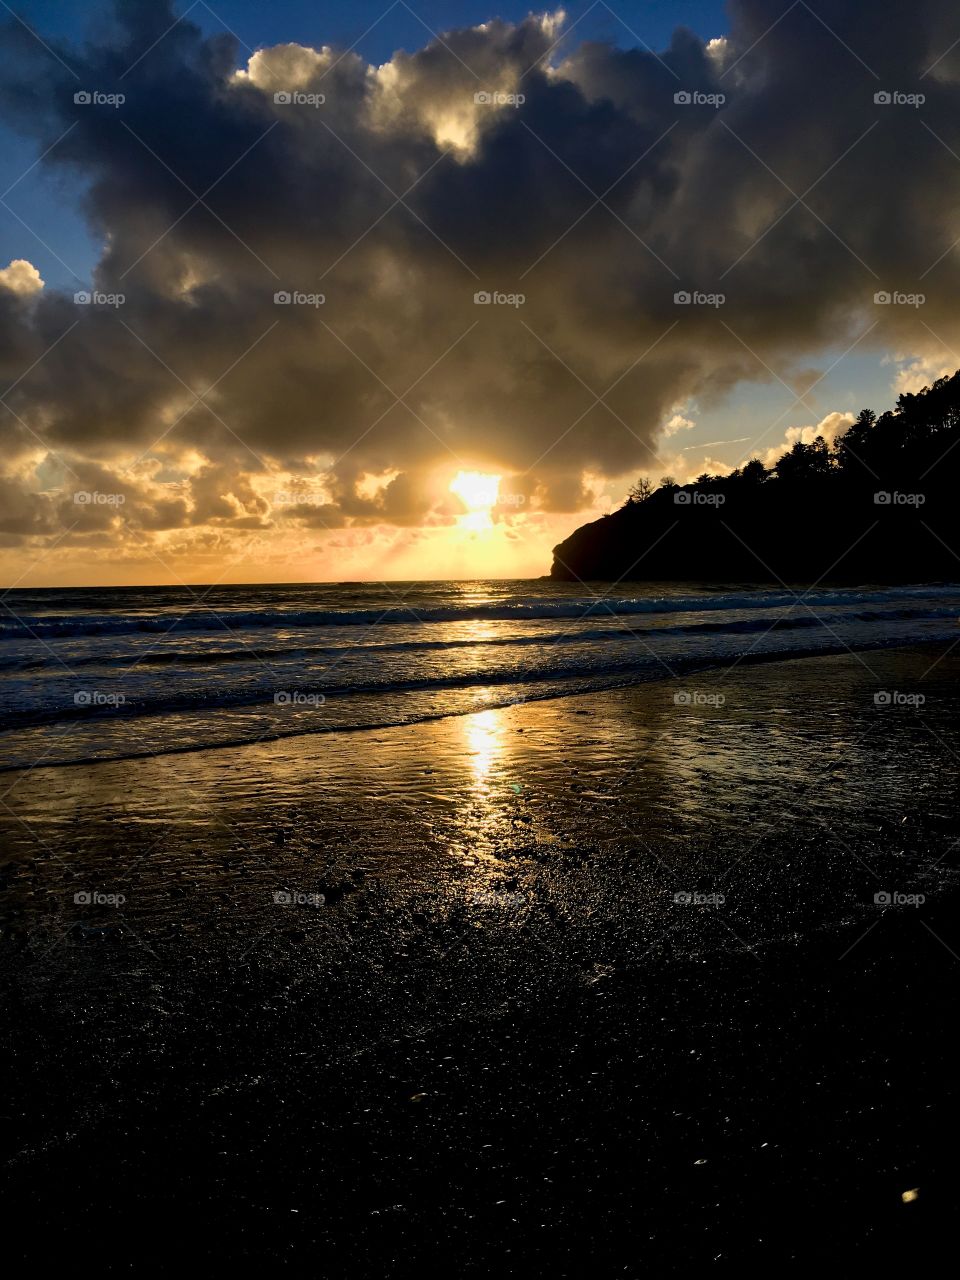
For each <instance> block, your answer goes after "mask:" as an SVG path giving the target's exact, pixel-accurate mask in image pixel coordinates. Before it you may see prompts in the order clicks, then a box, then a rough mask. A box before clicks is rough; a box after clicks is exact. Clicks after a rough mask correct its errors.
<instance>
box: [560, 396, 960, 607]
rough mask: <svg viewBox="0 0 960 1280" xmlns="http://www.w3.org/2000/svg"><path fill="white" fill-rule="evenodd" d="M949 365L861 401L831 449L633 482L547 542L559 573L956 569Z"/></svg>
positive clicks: (872, 576)
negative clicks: (591, 516) (601, 511)
mask: <svg viewBox="0 0 960 1280" xmlns="http://www.w3.org/2000/svg"><path fill="white" fill-rule="evenodd" d="M958 446H960V372H958V373H957V374H954V375H953V377H951V378H941V379H940V380H939V381H938V382H936V383H934V385H933V386H932V387H929V388H925V389H924V390H923V391H921V392H920V393H919V394H917V395H903V396H901V397H900V399H899V400H898V401H897V407H896V409H894V410H892V411H891V412H888V413H885V414H883V416H882V417H880V418H879V419H878V418H877V417H876V415H875V414H874V413H872V412H871V411H870V410H868V409H865V410H864V411H863V412H862V413H861V414H860V416H859V418H858V419H857V421H856V422H855V423H854V424H853V425H852V426H851V427H850V428H849V429H848V431H847V432H846V434H845V435H843V436H841V437H839V438H838V439H837V441H836V443H835V445H834V446H833V447H832V448H831V447H829V446H828V445H827V444H826V443H825V442H824V440H823V439H822V438H821V437H818V438H817V440H815V441H814V442H813V443H812V444H796V445H794V447H793V448H792V449H791V450H790V451H789V452H788V453H785V454H784V455H783V456H782V457H781V458H780V459H779V461H778V462H777V463H776V464H775V466H774V467H773V469H772V470H769V471H768V470H767V469H766V468H765V467H764V466H763V464H762V463H761V462H759V461H757V460H754V461H752V462H749V463H747V465H746V466H744V467H743V468H742V469H738V470H736V471H734V472H733V473H732V474H731V475H729V476H723V477H721V476H706V475H705V476H701V477H700V478H699V480H698V481H697V482H696V483H695V484H688V485H682V486H678V485H675V484H672V483H670V482H663V483H661V486H660V488H658V489H657V490H656V491H654V492H649V493H648V492H645V489H646V488H647V486H645V485H644V484H641V485H638V486H637V487H636V489H635V491H634V495H633V496H632V497H631V498H630V499H628V501H627V503H626V504H625V505H624V506H623V507H621V508H620V510H619V511H615V512H614V513H613V514H612V515H608V516H604V517H603V518H602V519H600V520H595V521H593V522H592V523H591V524H587V525H583V526H582V527H581V528H579V529H577V530H576V531H575V532H574V533H573V534H571V536H570V537H569V538H567V539H566V540H565V541H564V542H561V543H560V544H559V546H557V547H555V548H554V560H553V567H552V570H551V577H553V578H557V579H562V580H566V581H577V580H582V581H590V580H594V581H597V580H603V581H614V582H615V581H620V580H626V581H629V580H631V579H632V580H634V581H640V580H644V579H646V580H651V579H652V580H666V579H681V580H682V579H705V580H709V579H713V580H723V581H736V580H745V581H757V580H759V581H778V580H779V581H784V582H814V581H818V580H824V581H846V582H854V581H855V582H864V581H874V582H897V581H917V580H933V579H958V578H960V536H958V534H960V520H958V518H957V512H958V509H960V447H958Z"/></svg>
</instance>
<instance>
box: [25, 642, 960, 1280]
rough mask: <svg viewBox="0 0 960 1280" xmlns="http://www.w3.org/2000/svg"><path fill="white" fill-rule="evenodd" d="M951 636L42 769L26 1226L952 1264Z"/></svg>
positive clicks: (33, 814) (196, 1240)
mask: <svg viewBox="0 0 960 1280" xmlns="http://www.w3.org/2000/svg"><path fill="white" fill-rule="evenodd" d="M938 658H940V651H936V650H932V649H930V648H922V649H915V650H904V651H897V652H882V653H875V652H871V653H865V654H861V655H845V656H843V657H820V658H813V659H802V660H795V661H791V662H784V663H773V664H769V665H765V666H758V667H751V668H746V667H743V668H738V669H736V670H734V671H733V672H732V673H724V672H720V671H714V672H710V673H703V674H701V675H699V676H697V677H685V678H683V679H681V680H679V681H676V682H670V681H664V682H662V683H657V684H650V685H646V686H641V687H637V688H633V689H623V690H615V691H611V692H608V693H598V694H591V695H588V696H583V697H571V698H563V699H558V700H555V701H545V702H538V703H530V704H527V705H517V706H513V707H508V708H500V709H495V710H489V711H485V712H481V713H478V714H475V715H468V716H460V717H452V718H449V719H445V720H440V721H436V722H431V723H421V724H417V725H413V726H407V727H400V728H393V729H386V730H373V731H369V732H359V733H352V734H336V733H334V734H328V735H320V736H312V737H303V738H296V739H286V740H283V741H277V742H270V743H264V744H261V745H247V746H243V747H239V748H229V749H223V750H216V751H204V752H196V753H192V754H186V755H180V756H163V757H158V758H156V759H145V760H131V761H118V762H115V763H106V764H101V765H96V766H92V767H77V768H72V769H35V770H34V771H32V772H25V773H12V774H9V775H7V776H6V777H5V779H4V790H5V791H6V794H5V795H4V797H3V808H2V809H0V819H2V823H3V827H4V848H5V851H6V852H5V858H6V861H5V862H4V864H3V868H2V870H3V954H4V965H5V969H6V971H7V975H8V979H11V978H12V981H8V982H7V983H6V984H5V985H6V988H7V995H6V996H5V997H4V999H5V1003H6V1004H7V1006H8V1007H7V1010H6V1019H5V1020H6V1021H7V1023H8V1025H9V1026H10V1027H12V1028H13V1030H12V1032H11V1034H10V1036H9V1040H8V1045H7V1054H8V1070H9V1073H10V1077H11V1079H10V1083H9V1085H8V1086H7V1088H6V1089H5V1094H6V1099H7V1101H6V1105H5V1107H4V1110H5V1112H6V1115H7V1126H6V1127H7V1129H8V1150H9V1156H8V1161H7V1163H6V1164H5V1175H4V1194H5V1197H6V1199H7V1203H8V1205H9V1206H10V1208H11V1212H12V1214H13V1216H14V1220H15V1221H19V1222H20V1223H21V1229H20V1230H19V1232H18V1234H17V1237H16V1239H15V1240H14V1242H13V1245H12V1251H13V1253H14V1256H15V1257H19V1258H21V1259H30V1260H31V1261H36V1260H39V1259H40V1258H42V1257H43V1256H44V1255H45V1254H51V1255H52V1254H53V1253H55V1252H58V1253H62V1250H63V1248H64V1247H65V1245H69V1244H70V1242H71V1241H75V1240H76V1239H77V1238H78V1233H80V1234H81V1236H82V1239H83V1241H84V1244H83V1248H84V1249H86V1250H89V1251H90V1252H91V1254H95V1255H96V1257H97V1261H98V1265H100V1266H104V1267H109V1268H112V1269H126V1264H127V1263H128V1262H130V1261H137V1260H139V1261H140V1263H141V1264H143V1265H145V1266H147V1267H149V1265H151V1260H152V1259H159V1260H162V1261H163V1262H164V1263H165V1264H166V1265H168V1266H169V1265H170V1264H171V1263H172V1261H173V1260H176V1259H178V1258H181V1257H183V1258H186V1257H194V1258H196V1257H202V1258H204V1259H207V1260H217V1261H219V1262H220V1263H221V1264H222V1263H224V1262H235V1261H241V1260H248V1261H250V1260H252V1261H257V1262H260V1263H263V1262H270V1263H272V1264H274V1265H276V1266H278V1267H279V1268H284V1267H286V1268H287V1269H289V1270H290V1271H291V1272H293V1273H296V1274H307V1273H309V1274H311V1275H314V1274H324V1275H347V1274H350V1275H371V1276H388V1275H389V1276H394V1275H396V1276H406V1275H415V1274H421V1273H422V1272H423V1271H424V1270H425V1269H426V1270H429V1269H430V1267H431V1265H439V1266H442V1267H443V1268H444V1270H445V1271H453V1272H455V1273H457V1274H467V1275H470V1274H477V1275H484V1274H491V1275H503V1274H513V1273H516V1274H523V1275H548V1274H549V1275H571V1276H574V1275H581V1274H583V1271H584V1268H585V1267H586V1266H588V1265H589V1266H590V1268H591V1270H593V1271H594V1273H595V1274H598V1275H602V1276H640V1275H642V1274H645V1273H646V1271H647V1269H648V1268H650V1267H654V1268H655V1269H656V1270H657V1271H666V1272H669V1271H671V1270H674V1271H679V1270H682V1269H683V1268H685V1267H689V1266H692V1265H695V1264H696V1265H700V1264H720V1265H722V1264H723V1263H724V1262H729V1261H735V1262H741V1263H742V1262H744V1261H762V1262H766V1263H768V1264H776V1263H778V1262H780V1263H782V1262H785V1261H790V1260H795V1259H802V1260H804V1261H811V1260H817V1261H827V1260H833V1261H837V1260H838V1259H841V1260H843V1261H844V1262H846V1263H848V1264H849V1265H852V1264H853V1263H854V1262H862V1261H865V1260H873V1259H876V1258H880V1257H884V1258H887V1259H889V1258H892V1257H900V1256H902V1258H903V1260H905V1261H910V1260H912V1261H913V1263H914V1264H915V1265H922V1264H923V1262H924V1261H925V1260H931V1259H932V1258H933V1257H934V1256H935V1244H936V1237H937V1233H938V1232H939V1231H940V1230H941V1229H942V1230H943V1231H944V1233H946V1232H948V1231H949V1229H950V1227H951V1224H952V1221H953V1220H954V1214H955V1204H956V1193H957V1182H958V1178H957V1171H956V1156H955V1151H956V1138H957V1130H956V1118H957V1117H956V1094H957V1090H956V1084H955V1074H956V1073H955V1068H954V1064H953V1058H952V1044H951V1042H952V1026H953V1021H954V1018H955V1011H956V991H957V981H958V976H960V961H958V958H957V953H958V952H960V937H958V934H960V930H958V929H957V927H956V925H955V918H956V901H957V896H956V888H955V878H956V874H957V868H958V860H960V844H958V843H957V840H958V837H960V822H958V819H957V814H956V807H955V784H956V768H957V763H958V749H960V723H958V718H957V701H956V688H957V685H956V678H957V674H958V672H960V657H958V656H957V654H956V653H951V654H949V655H948V656H946V657H943V658H941V659H940V660H939V661H938ZM878 693H879V694H882V695H889V696H888V697H887V698H884V697H881V700H880V704H879V705H878V703H877V700H876V695H877V694H878ZM677 695H680V697H679V701H678V700H677ZM918 696H922V697H923V698H924V701H923V702H922V703H918V702H917V700H916V699H917V697H918ZM721 698H722V699H723V701H722V702H721V701H720V699H721ZM8 788H9V789H8ZM877 894H882V895H888V896H889V899H890V900H889V902H884V901H881V902H880V903H877V902H876V901H875V896H876V895H877ZM918 895H919V896H922V897H923V898H924V899H925V901H923V902H922V903H921V902H917V901H916V900H915V899H916V898H917V897H918ZM78 898H79V900H78ZM120 898H122V899H123V901H119V899H120ZM14 1077H15V1079H14ZM914 1189H916V1190H917V1191H918V1194H917V1196H916V1197H915V1198H912V1199H911V1198H908V1200H907V1201H904V1199H903V1195H904V1193H909V1192H912V1191H913V1190H914ZM198 1233H199V1234H198ZM901 1251H902V1253H901Z"/></svg>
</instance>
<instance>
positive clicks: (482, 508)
mask: <svg viewBox="0 0 960 1280" xmlns="http://www.w3.org/2000/svg"><path fill="white" fill-rule="evenodd" d="M450 492H451V493H455V494H456V495H457V497H458V498H459V499H460V501H461V502H462V503H463V505H464V506H465V507H466V508H467V514H466V515H465V516H461V517H460V521H459V523H460V527H461V528H462V529H491V528H492V527H493V521H492V520H491V519H490V508H491V507H494V506H496V503H497V498H498V497H499V494H500V476H491V475H484V474H483V472H480V471H458V472H457V474H456V475H455V476H454V478H453V479H452V480H451V481H450Z"/></svg>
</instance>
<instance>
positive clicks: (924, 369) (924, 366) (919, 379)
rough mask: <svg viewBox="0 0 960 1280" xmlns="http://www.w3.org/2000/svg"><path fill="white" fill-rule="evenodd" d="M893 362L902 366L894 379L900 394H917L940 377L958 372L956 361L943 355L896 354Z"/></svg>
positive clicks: (896, 389)
mask: <svg viewBox="0 0 960 1280" xmlns="http://www.w3.org/2000/svg"><path fill="white" fill-rule="evenodd" d="M893 362H894V363H896V364H899V365H900V366H901V368H899V369H898V370H897V373H896V376H895V377H894V379H893V390H894V392H895V393H896V394H897V395H898V396H899V395H916V393H917V392H918V391H922V390H923V388H924V387H929V386H931V385H932V384H933V383H934V382H936V380H937V379H938V378H948V377H950V375H951V374H952V373H955V372H956V362H955V361H954V360H953V359H952V358H951V357H946V358H945V357H943V356H942V355H934V356H931V355H924V356H895V357H894V360H893Z"/></svg>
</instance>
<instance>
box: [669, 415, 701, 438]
mask: <svg viewBox="0 0 960 1280" xmlns="http://www.w3.org/2000/svg"><path fill="white" fill-rule="evenodd" d="M696 425H697V424H696V423H695V422H694V420H693V419H692V418H685V417H684V416H683V414H682V413H675V414H674V415H673V417H672V418H671V419H670V421H669V422H665V423H664V426H663V434H664V436H675V435H676V434H677V432H678V431H689V430H690V428H691V427H695V426H696Z"/></svg>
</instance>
